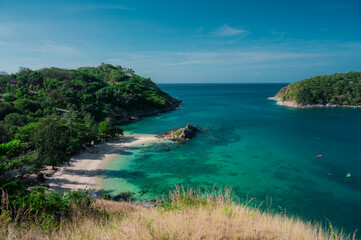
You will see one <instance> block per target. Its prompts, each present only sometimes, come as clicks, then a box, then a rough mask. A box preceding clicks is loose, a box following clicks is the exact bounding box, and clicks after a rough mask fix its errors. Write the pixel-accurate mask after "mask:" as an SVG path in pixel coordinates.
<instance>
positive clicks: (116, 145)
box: [45, 134, 162, 192]
mask: <svg viewBox="0 0 361 240" xmlns="http://www.w3.org/2000/svg"><path fill="white" fill-rule="evenodd" d="M161 140H162V139H160V138H159V137H157V136H156V135H136V134H134V135H126V136H121V137H119V138H118V139H116V140H112V141H109V142H102V143H100V144H97V145H95V146H92V147H89V148H87V149H86V150H83V151H82V152H80V153H79V154H77V155H75V156H73V157H71V158H70V160H69V163H70V165H68V164H67V163H65V164H62V165H59V166H57V167H56V168H57V171H56V172H55V173H54V174H53V175H51V176H50V177H48V178H47V179H46V181H45V184H47V185H49V186H50V188H51V189H53V190H56V191H58V192H64V191H73V190H85V189H87V190H90V191H92V192H96V191H97V190H98V187H99V186H98V181H97V179H98V177H99V173H100V171H99V170H100V169H101V166H103V164H105V163H106V162H107V161H108V160H110V159H112V158H113V157H115V156H119V154H120V153H121V152H123V151H124V148H129V147H134V146H137V145H141V144H144V143H150V142H156V141H161ZM120 141H121V142H120Z"/></svg>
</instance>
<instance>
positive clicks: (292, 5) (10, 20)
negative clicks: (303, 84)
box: [0, 0, 361, 83]
mask: <svg viewBox="0 0 361 240" xmlns="http://www.w3.org/2000/svg"><path fill="white" fill-rule="evenodd" d="M102 62H105V63H111V64H114V65H118V64H119V65H121V66H123V67H128V68H132V69H134V70H135V72H136V73H138V74H140V75H142V76H145V77H150V78H152V80H153V81H155V82H158V83H165V82H174V83H176V82H210V83H214V82H254V83H258V82H293V81H298V80H302V79H304V78H307V77H310V76H313V75H323V74H332V73H335V72H348V71H361V1H360V0H343V1H334V0H327V1H323V0H312V1H308V0H303V1H290V0H288V1H280V0H272V1H270V0H264V1H260V0H253V1H241V0H239V1H235V0H234V1H231V0H222V1H209V0H208V1H203V0H199V1H197V0H193V1H188V0H183V1H179V0H173V1H169V0H167V1H157V0H154V1H149V0H128V1H95V0H93V1H76V0H73V1H68V0H62V1H55V0H52V1H51V0H47V1H39V0H23V1H21V0H19V1H17V0H9V1H4V0H0V71H6V72H10V73H11V72H17V71H18V68H19V67H20V66H22V67H29V68H31V69H39V68H43V67H51V66H56V67H64V68H77V67H80V66H98V65H99V64H100V63H102Z"/></svg>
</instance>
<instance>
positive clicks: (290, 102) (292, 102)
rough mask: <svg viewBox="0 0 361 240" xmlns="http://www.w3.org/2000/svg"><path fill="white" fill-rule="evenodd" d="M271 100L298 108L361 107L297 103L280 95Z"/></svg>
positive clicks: (281, 104)
mask: <svg viewBox="0 0 361 240" xmlns="http://www.w3.org/2000/svg"><path fill="white" fill-rule="evenodd" d="M268 99H269V100H274V101H276V104H277V105H280V106H284V107H290V108H298V109H307V108H329V107H341V108H361V106H354V105H339V104H330V103H327V104H305V105H300V104H297V103H296V102H295V101H282V100H281V99H280V98H279V97H277V96H275V97H269V98H268Z"/></svg>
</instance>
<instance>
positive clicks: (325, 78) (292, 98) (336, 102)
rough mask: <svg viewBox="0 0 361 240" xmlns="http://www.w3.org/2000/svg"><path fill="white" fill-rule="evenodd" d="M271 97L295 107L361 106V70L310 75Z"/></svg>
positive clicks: (282, 104)
mask: <svg viewBox="0 0 361 240" xmlns="http://www.w3.org/2000/svg"><path fill="white" fill-rule="evenodd" d="M269 99H271V100H275V101H276V102H277V104H278V105H281V106H287V107H293V108H314V107H349V108H361V72H348V73H335V74H332V75H322V76H315V77H310V78H308V79H304V80H302V81H299V82H294V83H291V84H289V85H288V86H286V87H284V88H282V89H281V90H280V91H279V92H278V93H277V94H276V95H275V96H274V97H271V98H269Z"/></svg>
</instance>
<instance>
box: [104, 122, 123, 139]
mask: <svg viewBox="0 0 361 240" xmlns="http://www.w3.org/2000/svg"><path fill="white" fill-rule="evenodd" d="M99 135H100V138H101V140H105V141H108V140H110V139H113V138H115V137H116V136H118V135H123V129H121V128H119V127H116V126H113V124H112V123H111V122H110V121H109V120H105V121H103V122H100V123H99Z"/></svg>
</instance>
